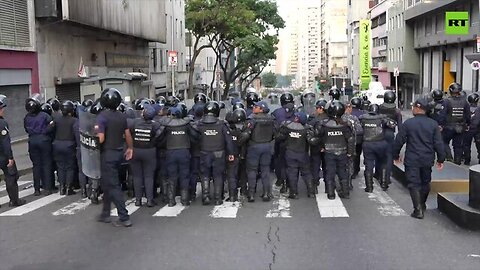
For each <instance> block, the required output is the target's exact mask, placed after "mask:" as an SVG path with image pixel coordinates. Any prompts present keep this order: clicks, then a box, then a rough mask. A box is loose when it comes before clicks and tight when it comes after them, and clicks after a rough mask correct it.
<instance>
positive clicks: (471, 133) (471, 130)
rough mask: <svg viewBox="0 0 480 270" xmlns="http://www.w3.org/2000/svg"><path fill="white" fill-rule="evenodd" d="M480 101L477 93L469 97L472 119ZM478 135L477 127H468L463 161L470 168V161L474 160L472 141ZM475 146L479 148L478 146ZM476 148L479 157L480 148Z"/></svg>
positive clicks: (464, 140)
mask: <svg viewBox="0 0 480 270" xmlns="http://www.w3.org/2000/svg"><path fill="white" fill-rule="evenodd" d="M479 99H480V95H478V94H477V93H472V94H470V95H468V96H467V101H468V104H469V105H470V115H471V118H472V119H473V118H474V117H475V111H476V110H477V108H478V101H479ZM477 133H478V130H477V127H476V126H474V125H472V123H470V125H469V126H468V130H467V131H465V136H464V138H463V142H462V143H463V160H464V162H463V164H465V165H468V166H470V161H471V159H472V153H471V152H472V151H471V150H472V140H473V138H474V137H475V134H477ZM475 146H477V144H476V145H475ZM476 148H477V155H478V151H479V149H480V148H478V147H476Z"/></svg>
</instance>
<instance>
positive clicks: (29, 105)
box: [25, 95, 51, 113]
mask: <svg viewBox="0 0 480 270" xmlns="http://www.w3.org/2000/svg"><path fill="white" fill-rule="evenodd" d="M50 105H51V104H50ZM40 109H41V105H40V100H39V99H38V95H34V96H33V97H31V98H27V99H26V100H25V110H27V112H29V113H38V112H39V111H40Z"/></svg>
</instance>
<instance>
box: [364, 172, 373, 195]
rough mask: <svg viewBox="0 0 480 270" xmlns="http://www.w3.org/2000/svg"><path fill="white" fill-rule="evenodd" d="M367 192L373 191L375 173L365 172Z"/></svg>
mask: <svg viewBox="0 0 480 270" xmlns="http://www.w3.org/2000/svg"><path fill="white" fill-rule="evenodd" d="M365 192H368V193H372V192H373V175H372V174H371V173H365Z"/></svg>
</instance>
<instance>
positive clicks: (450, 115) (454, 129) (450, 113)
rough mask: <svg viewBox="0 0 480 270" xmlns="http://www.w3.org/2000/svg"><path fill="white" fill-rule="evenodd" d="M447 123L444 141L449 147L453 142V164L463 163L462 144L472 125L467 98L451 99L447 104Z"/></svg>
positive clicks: (456, 97)
mask: <svg viewBox="0 0 480 270" xmlns="http://www.w3.org/2000/svg"><path fill="white" fill-rule="evenodd" d="M445 107H446V111H447V123H446V126H445V127H444V128H443V141H444V143H445V145H449V144H450V141H452V146H453V162H455V163H456V164H460V163H461V162H462V152H463V148H462V142H463V136H464V132H465V130H466V127H467V126H469V125H470V106H469V105H468V102H467V100H466V98H465V97H463V96H455V97H450V98H449V99H448V100H447V102H446V104H445Z"/></svg>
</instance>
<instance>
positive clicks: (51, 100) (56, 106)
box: [47, 98, 60, 112]
mask: <svg viewBox="0 0 480 270" xmlns="http://www.w3.org/2000/svg"><path fill="white" fill-rule="evenodd" d="M47 103H48V104H50V105H51V106H52V109H53V111H55V112H58V111H59V110H60V101H58V99H57V98H49V99H48V100H47Z"/></svg>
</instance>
